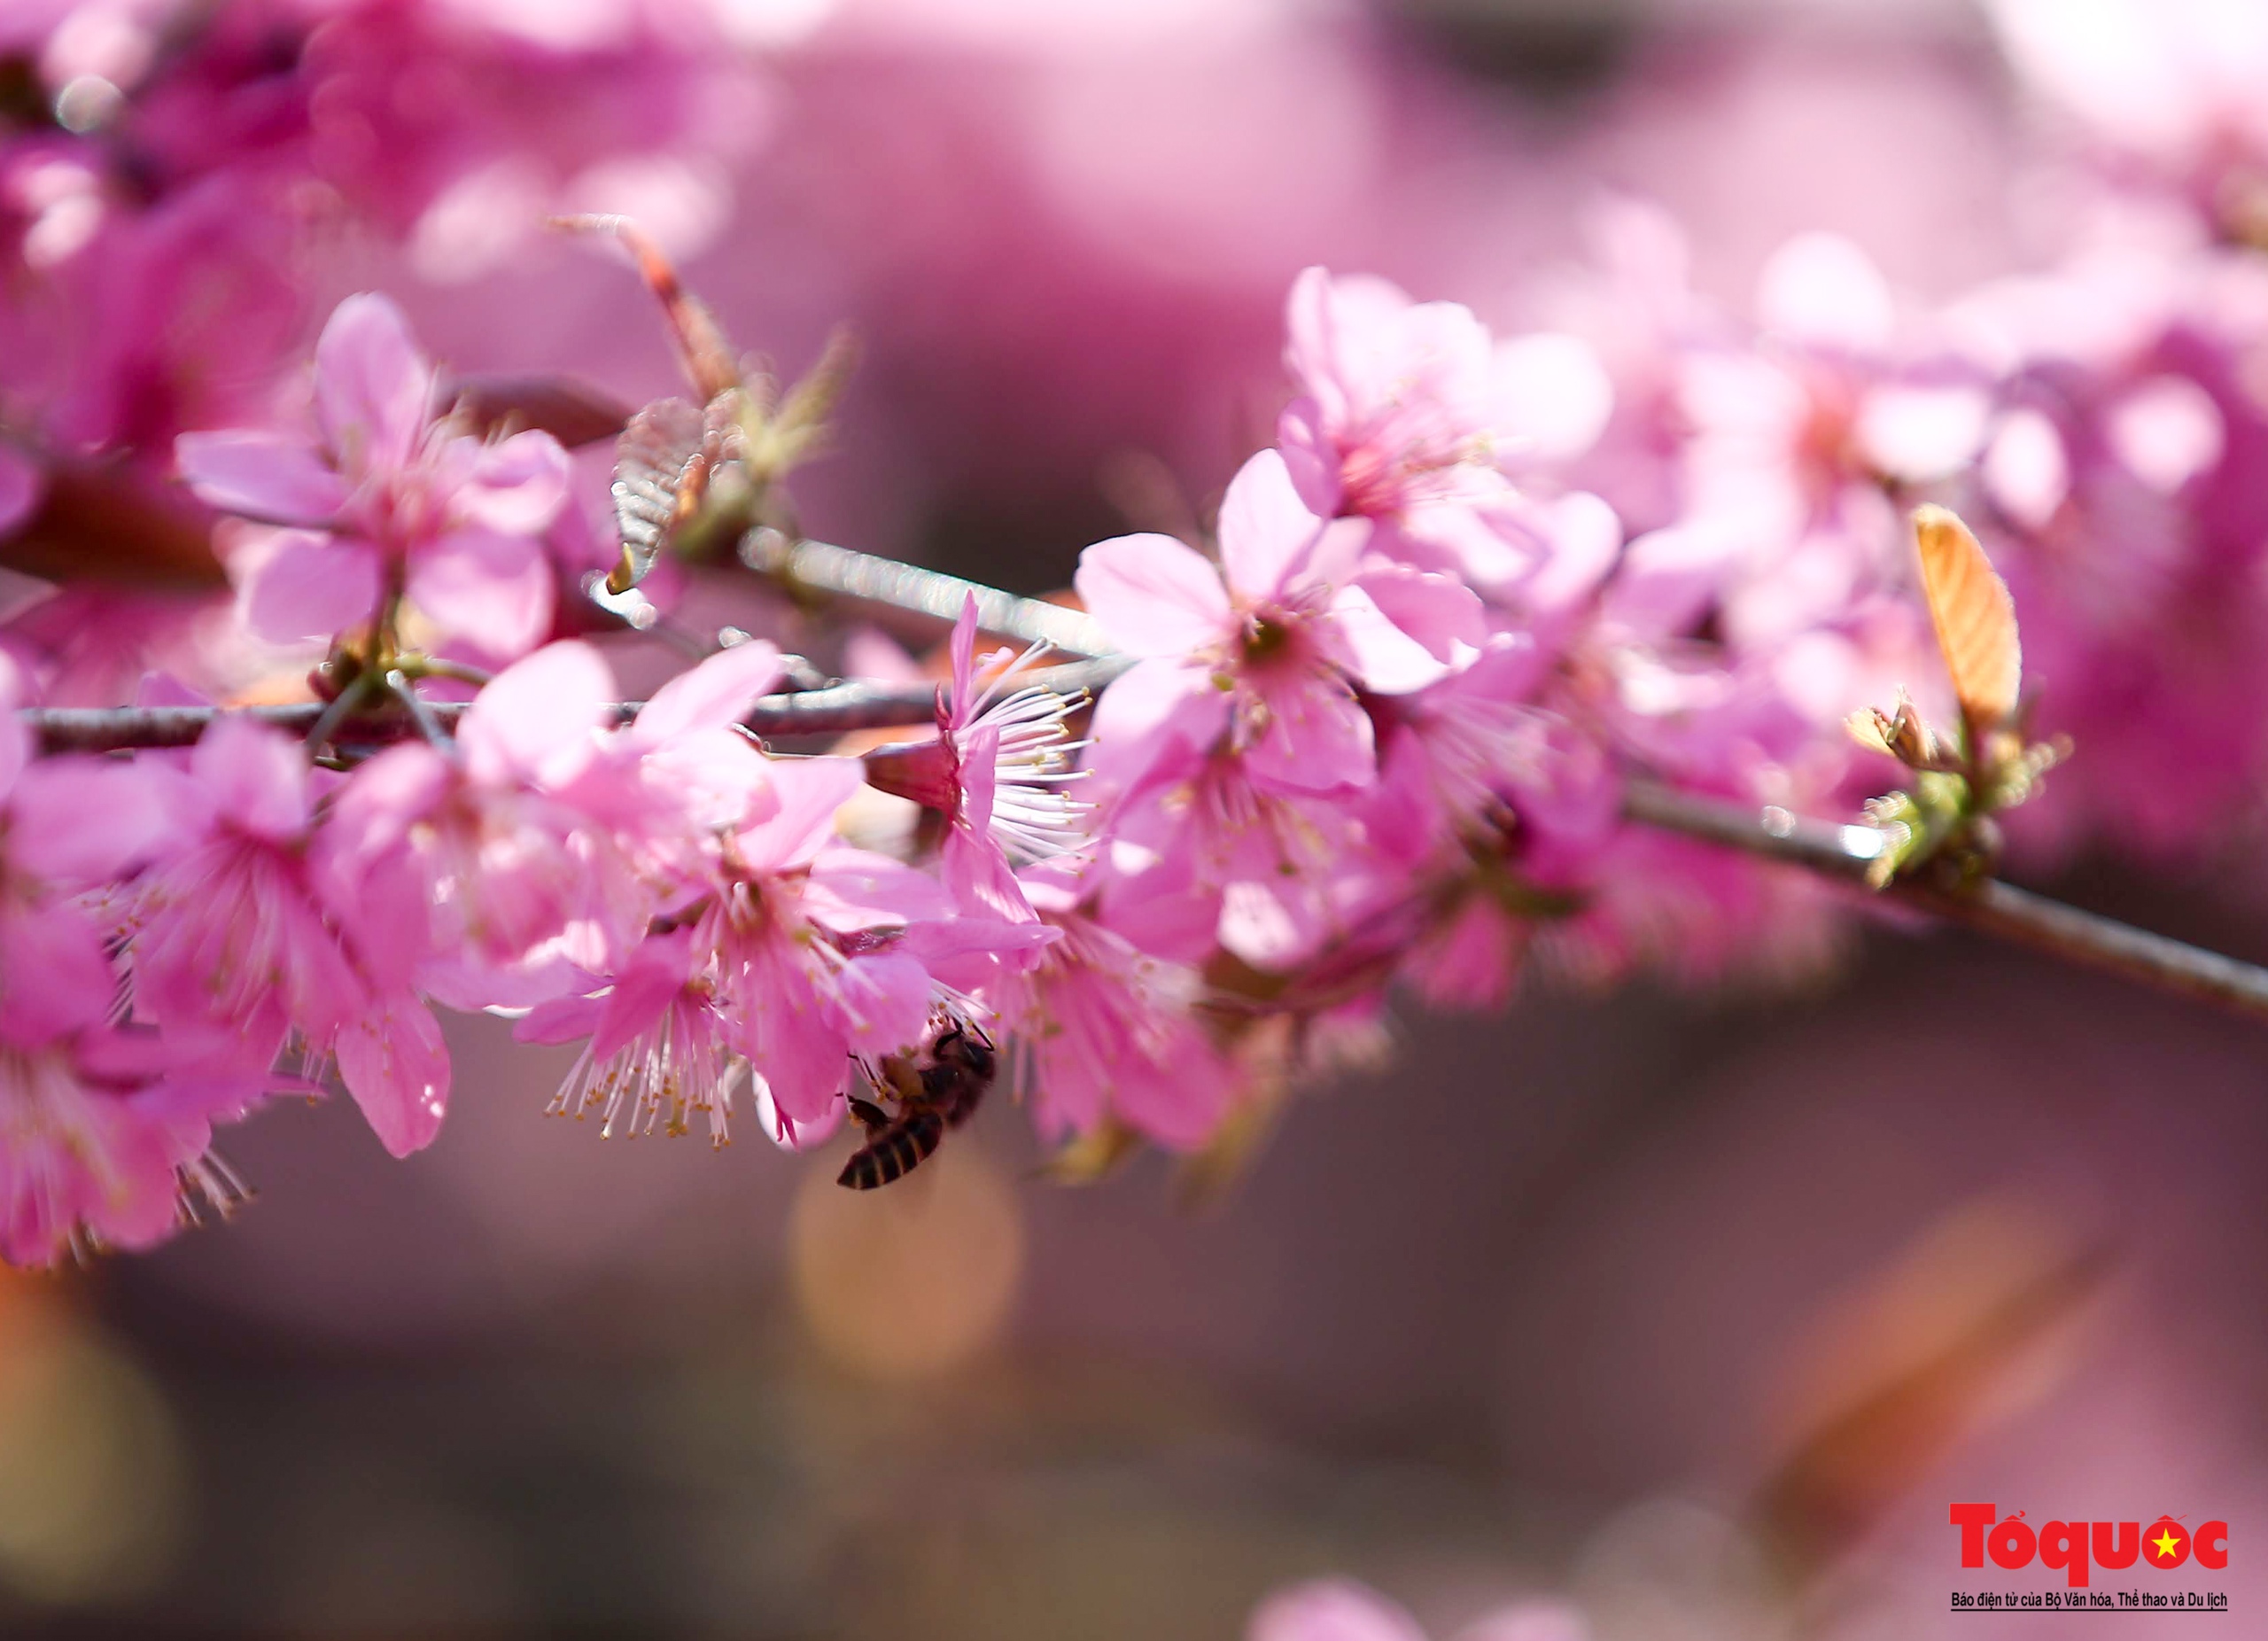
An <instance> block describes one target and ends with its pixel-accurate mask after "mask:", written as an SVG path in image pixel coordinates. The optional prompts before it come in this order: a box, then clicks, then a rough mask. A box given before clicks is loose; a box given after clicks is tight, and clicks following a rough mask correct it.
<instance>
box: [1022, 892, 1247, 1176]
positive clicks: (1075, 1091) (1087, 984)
mask: <svg viewBox="0 0 2268 1641" xmlns="http://www.w3.org/2000/svg"><path fill="white" fill-rule="evenodd" d="M1024 883H1025V887H1026V890H1027V892H1028V893H1029V895H1030V897H1031V898H1032V899H1033V901H1034V902H1035V904H1037V906H1039V908H1040V913H1041V915H1042V916H1043V917H1045V919H1046V921H1047V922H1048V923H1049V925H1050V926H1051V927H1052V928H1054V929H1059V930H1060V931H1061V936H1062V937H1061V938H1060V940H1058V941H1056V942H1054V943H1053V944H1052V945H1047V946H1045V947H1043V948H1041V949H1040V951H1039V952H1038V953H1037V960H1036V961H1035V962H1034V963H1033V964H1032V965H1031V966H1030V967H1029V968H1028V969H1017V970H1014V971H1012V972H1011V973H1010V974H1009V975H1008V976H1006V977H1005V978H1004V979H1003V980H1001V981H1000V982H999V983H998V984H996V985H995V986H993V987H992V988H991V989H990V991H989V992H987V996H988V998H989V999H990V1001H991V1002H992V1004H993V1006H994V1007H996V1008H998V1011H999V1015H1000V1020H1001V1023H1002V1025H1003V1026H1004V1027H1005V1029H1006V1030H1008V1031H1010V1032H1012V1033H1013V1034H1014V1041H1015V1043H1016V1045H1017V1051H1018V1053H1019V1054H1021V1056H1022V1060H1021V1065H1022V1068H1023V1070H1022V1080H1023V1081H1024V1082H1026V1083H1027V1084H1028V1085H1029V1086H1030V1088H1032V1089H1033V1090H1034V1091H1035V1093H1036V1095H1037V1104H1036V1108H1035V1110H1034V1120H1035V1121H1036V1122H1037V1124H1038V1126H1039V1130H1040V1132H1041V1133H1042V1135H1044V1136H1045V1137H1046V1138H1048V1139H1058V1140H1060V1139H1063V1138H1065V1137H1066V1136H1067V1135H1070V1134H1079V1133H1085V1132H1090V1131H1091V1130H1092V1129H1093V1128H1095V1127H1096V1126H1097V1125H1098V1124H1100V1123H1101V1122H1103V1121H1104V1120H1105V1119H1106V1118H1108V1119H1115V1121H1117V1122H1119V1123H1122V1124H1124V1125H1126V1126H1127V1127H1129V1128H1131V1129H1133V1130H1134V1131H1136V1132H1139V1133H1142V1134H1145V1135H1146V1136H1148V1137H1149V1138H1151V1139H1155V1140H1156V1141H1158V1142H1159V1143H1160V1144H1161V1145H1165V1146H1170V1147H1193V1146H1197V1145H1200V1144H1201V1143H1203V1141H1204V1140H1205V1139H1207V1138H1208V1136H1209V1135H1210V1134H1211V1133H1212V1132H1213V1131H1214V1130H1215V1129H1216V1127H1217V1126H1218V1125H1219V1123H1220V1120H1221V1117H1222V1116H1223V1113H1224V1112H1226V1110H1227V1109H1228V1107H1229V1104H1230V1102H1231V1100H1233V1099H1234V1097H1235V1096H1236V1093H1238V1090H1239V1076H1238V1073H1237V1070H1236V1068H1235V1066H1234V1065H1233V1064H1232V1063H1231V1062H1230V1060H1229V1059H1228V1058H1227V1056H1225V1055H1224V1054H1222V1053H1221V1052H1220V1051H1219V1050H1218V1049H1217V1048H1216V1047H1215V1046H1214V1044H1213V1043H1212V1041H1211V1039H1210V1038H1208V1036H1207V1034H1206V1032H1205V1030H1204V1027H1203V1026H1202V1024H1201V1023H1200V1021H1199V1020H1198V1018H1197V1016H1196V1015H1195V1014H1194V1013H1193V1012H1192V1009H1193V1006H1194V1005H1195V1003H1196V1002H1197V1000H1198V999H1200V996H1201V995H1202V994H1203V984H1202V982H1201V980H1200V976H1198V975H1197V973H1196V972H1195V971H1194V970H1193V969H1191V968H1187V967H1185V966H1184V965H1181V964H1177V963H1172V962H1169V961H1166V960H1162V959H1160V958H1155V957H1152V956H1150V955H1148V954H1147V953H1143V952H1141V951H1139V950H1138V949H1137V948H1136V947H1135V945H1133V943H1132V942H1130V941H1129V940H1128V939H1127V938H1126V937H1124V936H1123V935H1121V934H1118V933H1117V932H1115V930H1113V929H1107V928H1106V927H1104V926H1103V925H1102V924H1100V923H1099V922H1096V921H1095V920H1094V919H1093V917H1092V916H1091V915H1090V914H1088V913H1087V912H1086V911H1085V910H1084V909H1082V907H1081V906H1080V903H1079V883H1078V879H1077V877H1076V875H1074V874H1073V873H1072V872H1070V871H1068V870H1067V869H1066V868H1064V867H1061V866H1060V865H1057V866H1052V867H1049V866H1043V867H1034V868H1032V869H1030V870H1029V871H1028V872H1027V873H1026V874H1025V875H1024Z"/></svg>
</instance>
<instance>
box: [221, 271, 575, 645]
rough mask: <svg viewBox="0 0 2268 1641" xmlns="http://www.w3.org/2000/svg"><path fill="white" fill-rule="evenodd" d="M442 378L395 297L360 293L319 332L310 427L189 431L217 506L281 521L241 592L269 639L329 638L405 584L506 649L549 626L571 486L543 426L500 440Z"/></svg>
mask: <svg viewBox="0 0 2268 1641" xmlns="http://www.w3.org/2000/svg"><path fill="white" fill-rule="evenodd" d="M437 391H438V377H437V375H436V372H435V370H434V368H433V366H432V364H431V362H429V361H428V360H427V359H426V358H425V357H424V355H423V354H421V353H420V352H419V351H418V348H417V345H416V341H415V340H414V339H413V338H411V336H410V334H409V327H408V322H407V321H406V320H404V319H403V317H402V315H401V313H400V310H399V309H398V308H396V307H394V305H393V304H392V302H390V301H388V300H387V299H385V298H384V297H383V296H374V295H362V296H353V297H349V298H347V299H346V300H345V301H344V302H342V303H340V304H339V305H338V309H337V310H336V311H335V312H334V313H333V314H332V315H331V316H330V323H328V324H326V325H325V326H324V327H323V332H322V339H321V340H320V341H319V342H317V343H316V345H315V427H316V432H315V437H314V438H312V439H309V438H307V437H306V436H304V435H297V434H289V433H274V432H227V433H188V434H183V436H182V438H181V439H180V441H179V452H180V462H181V471H182V476H183V478H185V479H186V480H187V481H188V483H189V486H190V489H191V490H193V491H195V492H196V494H197V495H198V498H199V499H200V500H202V501H204V502H206V503H207V504H208V505H210V506H212V507H214V508H217V509H220V510H221V511H222V512H228V513H235V514H238V515H240V516H242V517H247V518H252V519H256V520H260V521H262V522H265V523H268V524H270V525H277V526H279V527H281V528H282V529H283V534H281V535H280V536H278V537H277V538H276V539H275V540H274V541H272V542H271V543H270V544H269V545H268V548H267V549H266V550H265V551H264V552H263V553H262V555H261V556H260V558H259V560H258V562H257V563H256V564H252V566H250V568H249V569H247V570H246V571H245V573H244V576H243V579H241V580H240V582H239V585H238V588H237V592H238V596H239V599H240V601H241V604H242V608H243V610H244V613H245V619H246V622H247V624H248V625H249V626H250V627H251V629H252V632H253V633H255V634H258V635H259V636H260V637H263V638H268V639H272V640H276V641H278V642H288V641H291V640H294V639H303V638H329V637H330V636H332V635H333V634H338V633H340V632H342V631H345V630H347V629H349V628H352V627H353V626H358V625H360V624H361V623H364V622H368V621H370V620H372V619H375V618H377V616H378V615H379V613H380V611H381V607H382V605H383V604H384V602H385V601H386V600H387V599H388V598H390V597H392V595H395V594H397V593H400V594H403V595H407V596H408V599H409V601H410V602H411V603H413V604H415V605H416V607H417V609H418V610H419V611H421V612H422V613H423V615H424V616H426V617H427V618H429V619H430V620H431V621H432V622H433V623H435V624H436V625H437V626H439V627H440V628H441V629H443V630H444V631H446V632H447V633H450V634H454V635H455V636H457V637H460V638H462V639H463V640H465V641H467V642H470V643H471V644H473V645H475V646H477V647H478V648H479V649H481V650H483V651H485V652H486V653H489V654H492V655H495V656H499V657H512V656H517V655H519V654H522V653H524V652H525V651H526V650H527V649H531V648H532V646H533V645H534V644H535V643H536V642H538V641H539V640H540V638H541V637H542V636H543V634H544V632H545V630H546V629H547V627H548V625H549V621H550V613H551V605H552V599H553V595H554V588H553V586H552V577H551V568H550V562H549V560H548V557H547V556H546V554H545V551H544V548H543V546H542V542H541V540H540V538H541V536H542V534H543V533H544V531H545V529H546V528H547V527H548V525H550V524H551V522H552V520H553V518H554V517H555V516H556V515H557V513H558V511H559V509H560V508H561V506H562V505H563V503H564V502H565V499H566V485H567V458H566V454H565V452H563V450H561V449H560V447H559V445H558V442H557V441H556V440H555V439H553V438H552V437H551V436H550V435H549V434H548V433H542V432H522V433H515V434H513V435H512V436H511V437H510V438H509V439H503V440H501V441H500V442H495V443H491V442H488V441H485V440H483V439H479V438H477V437H475V436H473V435H471V434H470V433H468V432H464V431H463V430H462V428H461V427H459V426H458V425H457V424H455V423H454V421H453V420H452V419H450V418H449V417H448V416H447V415H441V416H436V414H435V406H434V398H435V395H436V393H437Z"/></svg>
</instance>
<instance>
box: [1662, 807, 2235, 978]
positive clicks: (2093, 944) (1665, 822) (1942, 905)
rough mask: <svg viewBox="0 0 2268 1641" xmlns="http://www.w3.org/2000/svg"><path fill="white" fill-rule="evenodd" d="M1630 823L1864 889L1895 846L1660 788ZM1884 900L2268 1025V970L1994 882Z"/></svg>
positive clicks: (1901, 887)
mask: <svg viewBox="0 0 2268 1641" xmlns="http://www.w3.org/2000/svg"><path fill="white" fill-rule="evenodd" d="M1623 813H1625V814H1627V816H1628V817H1629V818H1630V819H1631V820H1634V821H1643V823H1645V824H1646V825H1648V826H1654V827H1660V828H1664V829H1665V830H1667V831H1672V832H1682V833H1683V834H1684V835H1685V836H1689V837H1697V838H1701V839H1704V840H1705V841H1706V842H1709V843H1712V844H1723V845H1724V846H1725V847H1727V848H1729V849H1738V850H1742V851H1744V852H1746V853H1749V854H1751V855H1757V856H1759V857H1761V858H1762V859H1767V860H1779V861H1784V862H1786V863H1787V864H1788V865H1790V866H1798V867H1804V868H1806V870H1809V871H1813V872H1819V873H1822V874H1825V875H1829V876H1832V877H1840V878H1844V879H1845V880H1847V881H1849V882H1851V883H1852V884H1854V885H1863V883H1865V879H1866V873H1867V868H1868V866H1869V865H1871V864H1872V863H1873V861H1874V859H1875V858H1876V856H1877V855H1879V854H1880V853H1881V852H1882V851H1883V849H1884V846H1885V843H1884V838H1883V836H1882V835H1881V834H1880V833H1879V832H1877V831H1876V830H1875V829H1874V828H1872V827H1866V826H1837V825H1835V824H1833V823H1832V822H1829V821H1809V820H1805V819H1802V818H1800V817H1798V816H1795V815H1791V814H1790V813H1788V812H1787V811H1786V810H1784V809H1779V808H1773V807H1767V808H1764V809H1761V810H1757V809H1749V808H1744V807H1743V806H1742V805H1738V804H1732V803H1727V802H1725V801H1723V800H1722V799H1719V798H1712V797H1697V796H1696V795H1695V794H1693V793H1690V792H1681V791H1677V790H1675V789H1673V788H1670V787H1666V786H1661V785H1658V784H1656V783H1654V782H1632V783H1631V785H1630V788H1629V789H1628V791H1627V793H1626V794H1625V797H1624V800H1623ZM1880 892H1881V893H1882V894H1883V895H1884V896H1886V897H1887V898H1891V899H1893V900H1898V901H1901V902H1903V903H1904V904H1906V905H1907V906H1917V907H1919V908H1920V909H1922V911H1925V912H1928V913H1930V914H1933V915H1935V916H1937V917H1940V918H1943V919H1945V920H1946V922H1952V923H1959V924H1961V925H1962V926H1964V927H1966V928H1969V929H1977V930H1979V931H1980V932H1982V933H1985V934H1988V935H1993V936H1997V937H2000V939H2003V940H2012V941H2015V942H2016V944H2018V945H2028V946H2031V948H2033V949H2034V950H2035V951H2040V952H2045V953H2049V954H2050V955H2051V956H2054V957H2060V958H2062V959H2063V960H2066V961H2067V962H2073V963H2078V964H2080V965H2082V966H2084V967H2085V968H2095V969H2101V971H2103V972H2104V973H2106V974H2113V975H2117V976H2121V977H2122V978H2124V979H2128V980H2139V981H2140V982H2142V983H2143V984H2147V985H2153V986H2156V987H2157V988H2159V989H2160V990H2162V991H2167V992H2179V993H2180V994H2182V995H2183V996H2186V997H2194V998H2202V999H2204V1000H2206V1001H2208V1002H2212V1003H2218V1004H2219V1005H2221V1006H2222V1007H2225V1008H2230V1009H2233V1010H2235V1011H2236V1012H2238V1013H2240V1014H2245V1015H2252V1016H2254V1017H2255V1018H2257V1019H2268V968H2257V967H2256V966H2254V965H2253V964H2250V963H2243V962H2239V961H2238V960H2236V959H2234V958H2231V957H2224V956H2222V955H2221V954H2220V953H2218V952H2208V951H2206V950H2205V949H2204V948H2203V947H2202V946H2194V945H2186V944H2184V943H2183V942H2181V941H2179V940H2170V939H2168V938H2167V937H2164V936H2163V935H2154V934H2151V933H2150V932H2148V930H2147V929H2136V928H2133V927H2132V925H2130V924H2126V923H2121V922H2117V921H2115V920H2114V919H2111V918H2108V917H2101V916H2098V915H2097V914H2094V913H2093V912H2083V911H2081V910H2080V909H2079V908H2078V907H2077V906H2065V905H2064V904H2063V903H2062V901H2060V900H2051V899H2049V898H2047V896H2045V895H2036V894H2033V893H2032V892H2031V890H2024V889H2018V888H2017V887H2016V886H2015V885H2014V884H2013V883H2002V882H2000V880H1999V879H1998V878H1985V879H1984V880H1983V881H1981V882H1979V883H1977V884H1976V885H1975V886H1974V887H1973V888H1969V889H1963V890H1948V889H1941V888H1938V886H1936V885H1935V884H1931V883H1922V882H1920V881H1917V880H1915V879H1911V878H1899V879H1896V880H1894V881H1892V882H1891V884H1890V885H1889V886H1888V887H1887V888H1885V889H1884V890H1881V891H1880Z"/></svg>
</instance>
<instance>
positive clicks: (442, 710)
mask: <svg viewBox="0 0 2268 1641" xmlns="http://www.w3.org/2000/svg"><path fill="white" fill-rule="evenodd" d="M1130 665H1132V662H1131V661H1130V659H1128V658H1126V657H1116V656H1111V657H1099V658H1097V659H1093V660H1088V661H1079V662H1074V663H1072V664H1070V665H1066V666H1052V667H1042V668H1040V669H1038V670H1037V671H1036V672H1033V673H1029V674H1027V675H1026V677H1025V679H1024V680H1023V682H1024V683H1025V684H1026V685H1027V686H1028V687H1031V688H1041V689H1052V690H1053V691H1054V692H1055V693H1056V694H1058V695H1064V696H1069V695H1076V694H1077V693H1079V692H1080V691H1081V690H1085V691H1088V692H1090V693H1091V692H1093V691H1095V690H1099V689H1100V688H1102V687H1103V686H1104V685H1106V684H1107V683H1108V682H1109V681H1111V680H1112V679H1114V678H1115V677H1117V676H1118V674H1119V673H1122V672H1124V671H1125V670H1126V669H1127V668H1128V667H1129V666H1130ZM936 699H937V690H936V685H934V684H873V683H846V684H835V685H831V686H829V687H828V688H825V689H806V690H803V691H800V692H798V693H796V694H794V695H779V696H765V697H764V699H763V700H761V701H758V702H757V704H756V705H755V707H754V709H753V710H751V711H750V713H749V714H748V716H747V717H746V718H745V719H742V722H743V723H745V724H746V725H747V726H748V727H749V728H750V729H752V730H754V731H755V732H756V733H757V734H758V735H841V734H843V733H845V732H846V731H849V730H853V729H892V728H902V727H911V726H915V725H921V724H928V723H930V722H932V721H933V720H934V718H935V714H936ZM427 704H428V705H429V706H430V707H431V710H432V713H433V717H434V719H436V720H437V722H439V724H440V725H441V726H443V727H447V728H449V729H454V728H455V727H456V722H457V719H460V718H462V716H463V715H464V712H465V709H466V707H467V706H468V705H469V703H467V702H462V701H434V702H430V703H427ZM643 704H644V703H642V702H638V701H625V702H624V703H622V704H620V705H618V706H617V707H616V708H615V709H614V712H615V716H616V721H617V722H624V721H627V720H628V719H630V718H632V717H633V716H634V715H635V714H636V713H637V711H638V709H639V708H640V707H641V705H643ZM327 710H328V708H327V706H326V704H324V703H322V702H321V701H307V702H302V703H298V704H293V705H290V706H253V707H244V708H239V709H228V708H221V707H211V706H129V707H46V708H31V709H27V710H26V711H25V712H23V713H22V717H23V719H24V721H25V722H26V723H27V725H29V726H30V727H31V729H32V732H33V734H34V735H35V737H36V738H37V740H38V742H39V746H40V750H41V751H43V752H116V751H126V750H128V749H129V748H135V747H175V746H193V745H195V744H196V743H197V739H198V736H200V735H203V734H204V733H205V730H206V727H207V726H208V725H210V724H211V723H212V722H213V720H214V719H215V718H219V717H222V716H225V715H227V714H228V713H229V712H231V711H237V712H242V713H243V715H244V716H245V717H249V718H252V719H258V720H259V721H260V722H261V723H266V724H273V725H274V726H275V727H277V728H279V729H283V730H285V731H288V732H289V733H291V734H292V735H306V734H307V732H308V731H309V730H311V729H313V728H314V727H315V724H316V722H317V720H318V719H321V718H322V716H323V714H324V712H326V711H327ZM417 733H418V727H417V725H416V723H415V722H414V721H413V720H412V719H410V718H409V716H408V714H407V713H406V712H392V711H389V712H368V711H358V712H353V713H350V714H348V715H347V716H346V719H344V721H343V722H341V723H339V724H338V726H337V727H335V729H334V730H333V732H332V737H331V738H333V739H335V740H339V741H353V742H369V741H398V740H401V739H403V738H405V737H406V736H408V735H416V734H417Z"/></svg>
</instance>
